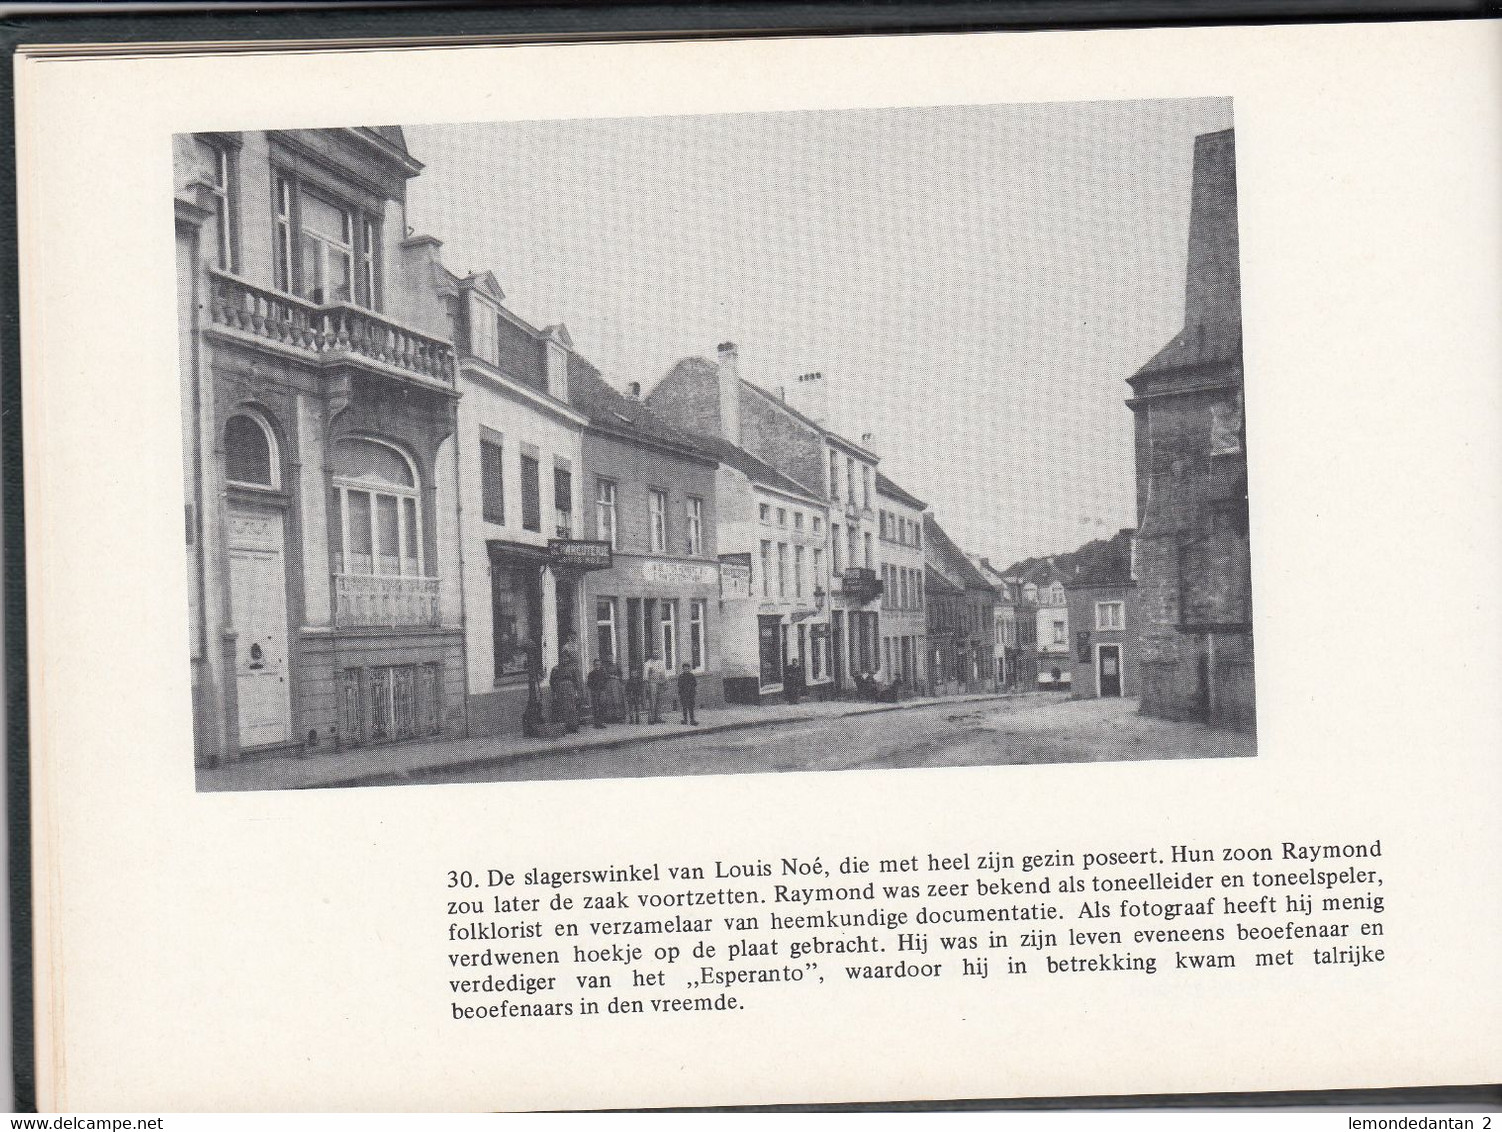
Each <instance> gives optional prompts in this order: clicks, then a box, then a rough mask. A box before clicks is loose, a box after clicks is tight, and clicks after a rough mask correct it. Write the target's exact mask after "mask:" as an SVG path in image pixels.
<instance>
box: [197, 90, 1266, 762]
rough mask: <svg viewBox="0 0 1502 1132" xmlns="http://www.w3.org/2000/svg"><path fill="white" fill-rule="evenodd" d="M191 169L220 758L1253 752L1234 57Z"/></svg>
mask: <svg viewBox="0 0 1502 1132" xmlns="http://www.w3.org/2000/svg"><path fill="white" fill-rule="evenodd" d="M173 185H174V199H173V207H174V214H175V219H176V238H177V239H176V253H177V254H176V265H177V283H178V310H177V327H178V343H179V358H180V394H181V411H182V425H183V429H182V467H183V483H184V528H185V550H186V567H187V575H186V576H187V580H188V594H189V609H188V626H187V628H188V636H189V665H190V673H191V689H192V697H193V703H192V720H193V742H194V753H195V775H196V781H197V788H198V789H199V790H200V791H237V790H282V789H307V788H327V787H349V786H375V785H399V784H416V783H458V782H499V781H526V780H539V779H593V778H629V777H645V776H657V775H664V776H669V775H708V774H746V773H762V772H770V771H825V770H884V769H908V768H923V767H980V766H1001V765H1016V764H1027V765H1036V764H1055V763H1058V764H1062V763H1080V762H1107V761H1132V760H1161V759H1202V758H1240V757H1252V756H1255V755H1256V753H1257V740H1256V692H1255V681H1254V660H1253V626H1252V598H1251V551H1250V545H1251V540H1250V510H1249V505H1248V493H1247V427H1246V412H1245V401H1244V396H1243V390H1244V384H1245V382H1244V375H1243V366H1242V335H1241V285H1240V260H1239V243H1238V232H1237V179H1236V139H1235V130H1234V124H1233V114H1232V104H1231V100H1230V99H1228V98H1200V99H1170V100H1150V101H1121V102H1080V103H1051V104H1020V105H986V106H943V107H912V108H884V109H854V110H818V111H813V110H810V111H795V112H785V111H784V112H776V113H744V114H722V115H699V116H681V117H659V118H617V119H597V120H549V121H524V122H490V123H450V124H438V125H422V124H409V125H402V126H396V125H384V126H358V127H349V128H337V129H307V130H304V129H267V130H263V131H241V132H232V133H199V134H184V135H178V136H177V137H176V138H175V139H174V148H173Z"/></svg>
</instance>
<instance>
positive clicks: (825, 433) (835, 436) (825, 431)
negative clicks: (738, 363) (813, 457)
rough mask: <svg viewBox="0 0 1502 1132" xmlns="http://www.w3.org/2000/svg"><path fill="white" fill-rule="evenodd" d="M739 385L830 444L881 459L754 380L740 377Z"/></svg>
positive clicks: (864, 458) (866, 458)
mask: <svg viewBox="0 0 1502 1132" xmlns="http://www.w3.org/2000/svg"><path fill="white" fill-rule="evenodd" d="M741 387H742V388H743V389H749V390H751V391H752V392H753V393H757V394H760V395H761V396H762V397H765V398H766V399H767V400H768V401H770V402H771V403H772V404H774V405H776V406H777V407H778V408H779V409H781V410H782V411H783V412H785V413H787V414H788V416H790V417H792V418H793V419H794V420H795V421H799V422H800V423H802V424H805V425H807V426H808V427H809V428H811V429H813V430H814V431H815V432H817V433H818V434H819V435H820V436H822V437H823V438H824V439H825V440H827V441H829V442H830V443H831V444H834V445H837V446H838V447H840V448H843V449H845V450H847V451H848V452H850V453H851V454H852V455H855V456H859V457H860V458H861V459H863V460H870V461H871V462H872V463H873V464H874V463H876V462H877V461H878V460H880V459H881V457H880V456H878V455H877V454H876V453H875V452H872V451H870V450H869V449H866V448H862V447H861V446H860V445H859V444H857V443H855V441H853V440H846V439H845V438H844V437H843V436H841V435H840V434H839V433H837V432H835V431H834V430H833V429H831V428H830V427H829V426H828V425H821V424H820V423H819V422H818V421H816V420H814V419H813V418H812V417H810V416H808V415H806V414H804V413H801V412H799V411H798V410H797V409H795V408H793V406H791V405H789V404H788V403H787V402H786V401H785V400H783V399H782V398H781V397H776V396H773V395H772V394H771V393H769V392H767V391H766V390H765V389H763V388H762V387H761V386H760V385H757V384H756V383H755V382H751V381H747V380H746V379H745V378H744V377H743V378H741Z"/></svg>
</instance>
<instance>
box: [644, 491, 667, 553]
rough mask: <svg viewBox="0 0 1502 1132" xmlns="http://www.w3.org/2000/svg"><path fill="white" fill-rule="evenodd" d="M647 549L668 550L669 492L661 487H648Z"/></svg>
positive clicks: (661, 551) (662, 551)
mask: <svg viewBox="0 0 1502 1132" xmlns="http://www.w3.org/2000/svg"><path fill="white" fill-rule="evenodd" d="M647 549H648V550H649V551H650V552H651V553H653V554H666V553H667V552H668V493H667V492H666V491H664V490H663V489H662V488H660V487H650V488H648V489H647Z"/></svg>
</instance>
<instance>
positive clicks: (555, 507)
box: [432, 247, 608, 735]
mask: <svg viewBox="0 0 1502 1132" xmlns="http://www.w3.org/2000/svg"><path fill="white" fill-rule="evenodd" d="M436 250H437V249H436V247H435V248H434V252H435V262H434V263H433V265H432V273H433V276H434V278H435V281H436V288H435V293H436V295H437V297H438V299H439V300H440V301H441V302H442V303H443V304H444V305H445V307H446V309H447V310H448V311H449V312H450V315H451V317H452V320H453V323H454V340H455V344H456V346H457V348H458V366H459V385H460V390H461V392H462V393H463V396H462V397H461V399H460V401H459V414H458V421H459V430H458V435H459V500H460V512H459V521H460V539H461V544H462V547H463V556H462V562H461V566H462V569H461V576H462V583H463V588H464V625H465V654H466V660H467V665H466V668H467V671H466V691H467V694H468V710H469V723H470V732H471V734H475V735H491V734H501V735H520V734H521V733H522V727H523V722H522V717H523V713H524V712H525V711H526V708H527V705H528V703H529V702H531V701H532V700H533V699H536V698H538V697H539V685H540V684H541V682H542V681H543V680H544V679H545V677H546V674H547V673H548V672H549V671H551V669H552V667H553V666H554V665H555V664H557V663H558V659H559V657H560V656H561V654H562V652H563V650H564V649H572V650H573V651H574V654H575V655H576V656H577V655H578V654H579V648H580V643H581V642H582V641H583V640H584V638H585V636H586V634H587V632H588V629H587V625H586V620H585V617H586V609H585V601H584V575H585V573H586V572H588V570H589V569H590V568H592V567H596V566H599V565H600V564H602V562H603V561H604V560H605V559H606V558H607V557H608V556H607V555H605V554H604V553H603V552H602V551H601V549H600V548H599V546H598V544H595V543H592V542H590V541H588V540H585V539H584V538H583V519H582V512H583V509H584V508H583V482H582V481H583V462H584V461H583V436H584V426H585V425H586V423H587V418H586V417H585V416H584V415H583V414H581V413H579V412H577V411H576V410H574V409H572V408H570V406H569V404H568V401H569V390H568V361H569V356H570V354H571V353H572V350H573V344H572V342H571V341H570V340H569V337H568V331H567V330H566V329H564V328H563V327H561V326H556V327H548V328H546V329H537V328H534V327H532V326H530V325H529V324H528V323H526V322H525V321H523V320H522V319H520V318H518V317H517V316H516V315H515V314H514V313H513V312H512V311H510V310H508V309H507V307H506V306H505V301H504V300H505V295H504V293H503V292H502V291H501V288H500V286H499V285H498V283H497V282H496V279H495V276H494V275H492V274H491V273H490V272H485V273H483V274H479V275H471V276H468V277H466V278H463V279H459V278H456V277H454V276H453V275H451V274H449V273H448V272H447V271H445V270H443V269H442V267H441V266H440V265H439V264H437V262H436Z"/></svg>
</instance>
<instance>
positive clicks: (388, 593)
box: [334, 574, 438, 629]
mask: <svg viewBox="0 0 1502 1132" xmlns="http://www.w3.org/2000/svg"><path fill="white" fill-rule="evenodd" d="M437 625H438V579H437V578H396V577H382V576H380V575H371V574H335V575H334V627H335V628H338V629H381V628H385V629H416V628H434V627H436V626H437Z"/></svg>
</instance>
